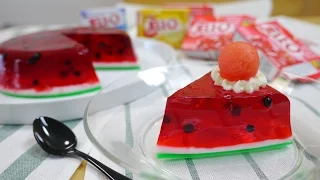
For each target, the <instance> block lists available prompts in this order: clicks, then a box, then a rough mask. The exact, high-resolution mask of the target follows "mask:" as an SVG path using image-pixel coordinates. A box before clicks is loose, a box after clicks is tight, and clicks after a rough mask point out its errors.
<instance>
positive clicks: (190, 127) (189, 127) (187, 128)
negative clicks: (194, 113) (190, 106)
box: [183, 124, 194, 133]
mask: <svg viewBox="0 0 320 180" xmlns="http://www.w3.org/2000/svg"><path fill="white" fill-rule="evenodd" d="M193 130H194V126H193V124H186V125H184V126H183V131H184V132H185V133H191V132H192V131H193Z"/></svg>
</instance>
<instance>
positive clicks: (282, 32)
mask: <svg viewBox="0 0 320 180" xmlns="http://www.w3.org/2000/svg"><path fill="white" fill-rule="evenodd" d="M238 33H239V36H238V40H241V38H243V39H242V40H246V41H248V42H251V43H252V44H253V45H254V46H255V47H257V49H258V50H259V55H260V64H261V67H262V69H261V70H262V71H264V72H263V73H264V74H265V75H266V77H267V79H269V80H272V79H274V78H276V77H277V76H278V75H279V73H280V72H284V73H285V74H292V75H298V76H300V77H303V78H306V77H307V78H312V79H318V78H319V77H320V56H319V55H317V54H315V53H314V52H313V51H311V50H310V49H309V48H308V47H307V46H306V45H305V44H304V43H303V42H302V41H301V40H299V39H297V38H296V37H294V36H293V34H292V33H290V32H289V31H288V30H287V29H286V28H285V27H284V26H282V25H281V24H280V23H279V22H278V21H276V20H269V21H262V22H256V23H251V24H244V25H241V26H239V27H238ZM292 75H287V78H290V79H300V80H301V78H298V77H297V76H292Z"/></svg>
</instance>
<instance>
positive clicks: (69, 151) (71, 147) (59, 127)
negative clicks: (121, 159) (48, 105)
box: [33, 116, 130, 180]
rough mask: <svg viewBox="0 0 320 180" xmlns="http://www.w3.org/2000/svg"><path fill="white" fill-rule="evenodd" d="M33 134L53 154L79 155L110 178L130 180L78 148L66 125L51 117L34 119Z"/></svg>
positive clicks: (44, 148)
mask: <svg viewBox="0 0 320 180" xmlns="http://www.w3.org/2000/svg"><path fill="white" fill-rule="evenodd" d="M33 134H34V137H35V139H36V141H37V143H38V144H39V145H40V147H41V148H42V149H43V150H44V151H46V152H47V153H48V154H52V155H59V156H62V155H77V156H80V157H82V158H83V159H85V160H87V161H88V162H90V163H91V164H92V165H93V166H95V167H96V168H97V169H99V170H100V171H101V172H102V173H104V174H105V175H106V176H107V177H108V178H109V179H110V180H129V179H130V178H127V177H126V176H124V175H122V174H120V173H118V172H116V171H114V170H112V169H111V168H109V167H107V166H106V165H104V164H102V163H101V162H99V161H98V160H96V159H94V158H93V157H91V156H89V155H88V154H85V153H83V152H81V151H78V150H77V149H76V146H77V138H76V136H75V134H74V133H73V132H72V130H71V129H69V128H68V127H67V126H66V125H64V124H63V123H61V122H60V121H58V120H55V119H53V118H50V117H46V116H40V117H39V118H36V119H35V120H34V121H33Z"/></svg>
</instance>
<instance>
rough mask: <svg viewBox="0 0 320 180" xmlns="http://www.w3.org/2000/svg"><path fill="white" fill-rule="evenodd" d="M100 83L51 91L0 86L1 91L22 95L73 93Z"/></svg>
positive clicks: (57, 88)
mask: <svg viewBox="0 0 320 180" xmlns="http://www.w3.org/2000/svg"><path fill="white" fill-rule="evenodd" d="M99 86H100V83H94V84H81V85H70V86H61V87H52V88H51V89H49V91H36V90H34V89H21V90H16V89H8V88H3V87H1V86H0V89H1V91H3V92H7V93H10V94H18V95H19V94H21V95H48V94H64V93H72V92H77V91H83V90H86V89H91V88H95V87H99Z"/></svg>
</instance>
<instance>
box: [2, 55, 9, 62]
mask: <svg viewBox="0 0 320 180" xmlns="http://www.w3.org/2000/svg"><path fill="white" fill-rule="evenodd" d="M7 56H8V54H7V53H3V54H2V60H3V61H5V60H6V58H7Z"/></svg>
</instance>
